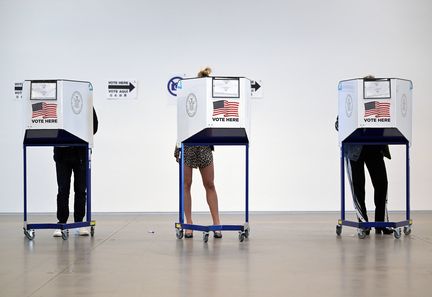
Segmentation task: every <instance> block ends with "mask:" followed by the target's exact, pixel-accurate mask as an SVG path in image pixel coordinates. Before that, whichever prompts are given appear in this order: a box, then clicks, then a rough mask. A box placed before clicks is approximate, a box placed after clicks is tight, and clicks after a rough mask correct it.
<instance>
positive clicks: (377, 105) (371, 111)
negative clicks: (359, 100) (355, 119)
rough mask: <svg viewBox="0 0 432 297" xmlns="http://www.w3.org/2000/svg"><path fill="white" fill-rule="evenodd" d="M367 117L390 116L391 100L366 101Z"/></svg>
mask: <svg viewBox="0 0 432 297" xmlns="http://www.w3.org/2000/svg"><path fill="white" fill-rule="evenodd" d="M364 116H365V117H370V116H375V117H376V118H389V117H390V102H378V101H372V102H367V103H365V115H364Z"/></svg>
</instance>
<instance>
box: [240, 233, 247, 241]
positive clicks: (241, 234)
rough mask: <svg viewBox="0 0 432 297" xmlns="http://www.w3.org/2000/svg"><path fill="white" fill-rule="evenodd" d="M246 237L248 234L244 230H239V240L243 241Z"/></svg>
mask: <svg viewBox="0 0 432 297" xmlns="http://www.w3.org/2000/svg"><path fill="white" fill-rule="evenodd" d="M245 238H246V235H245V233H244V232H239V241H240V242H243V241H244V240H245Z"/></svg>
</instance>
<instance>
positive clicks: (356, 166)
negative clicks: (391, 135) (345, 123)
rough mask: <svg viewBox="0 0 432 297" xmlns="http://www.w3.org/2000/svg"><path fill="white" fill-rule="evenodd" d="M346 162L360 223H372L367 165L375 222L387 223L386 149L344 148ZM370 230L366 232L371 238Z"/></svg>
mask: <svg viewBox="0 0 432 297" xmlns="http://www.w3.org/2000/svg"><path fill="white" fill-rule="evenodd" d="M335 128H336V130H339V118H336V123H335ZM344 157H345V161H346V167H347V171H348V179H349V182H350V186H351V191H352V195H353V201H354V207H355V209H356V213H357V218H358V220H359V222H369V218H368V215H367V210H366V203H365V196H366V195H365V170H364V168H365V165H366V167H367V169H368V171H369V175H370V178H371V181H372V185H373V187H374V203H375V221H376V222H384V221H388V215H387V188H388V181H387V170H386V167H385V163H384V157H386V158H388V159H391V155H390V150H389V148H388V146H387V145H361V144H349V145H346V147H345V155H344ZM375 231H376V233H377V234H392V233H393V231H392V230H391V229H388V228H376V230H375ZM369 232H370V230H366V234H369Z"/></svg>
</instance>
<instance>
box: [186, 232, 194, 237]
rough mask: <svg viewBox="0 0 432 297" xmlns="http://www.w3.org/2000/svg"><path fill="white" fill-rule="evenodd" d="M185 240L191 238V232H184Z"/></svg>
mask: <svg viewBox="0 0 432 297" xmlns="http://www.w3.org/2000/svg"><path fill="white" fill-rule="evenodd" d="M185 238H193V231H191V232H186V231H185Z"/></svg>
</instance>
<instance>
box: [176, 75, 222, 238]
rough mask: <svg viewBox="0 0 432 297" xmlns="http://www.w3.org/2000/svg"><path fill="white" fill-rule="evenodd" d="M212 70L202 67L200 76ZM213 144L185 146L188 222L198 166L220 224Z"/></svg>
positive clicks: (189, 221) (189, 232) (218, 235)
mask: <svg viewBox="0 0 432 297" xmlns="http://www.w3.org/2000/svg"><path fill="white" fill-rule="evenodd" d="M211 72H212V70H211V68H210V67H206V68H203V69H201V70H200V71H199V72H198V75H197V76H198V77H208V76H210V74H211ZM213 149H214V148H213V146H212V145H205V146H187V145H185V146H184V165H185V166H184V210H185V216H186V223H187V224H193V223H192V197H191V186H192V171H193V170H192V169H193V168H198V169H199V171H200V173H201V178H202V182H203V185H204V188H205V191H206V198H207V204H208V205H209V208H210V214H211V216H212V220H213V225H220V219H219V208H218V198H217V193H216V188H215V185H214V165H213V153H212V151H213ZM179 150H180V149H179V148H176V150H175V153H174V156H175V158H176V160H177V162H178V160H179ZM192 237H193V231H192V230H186V231H185V238H192ZM214 237H215V238H222V233H221V232H220V231H214Z"/></svg>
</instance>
